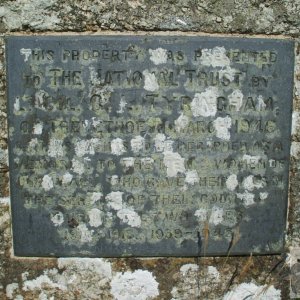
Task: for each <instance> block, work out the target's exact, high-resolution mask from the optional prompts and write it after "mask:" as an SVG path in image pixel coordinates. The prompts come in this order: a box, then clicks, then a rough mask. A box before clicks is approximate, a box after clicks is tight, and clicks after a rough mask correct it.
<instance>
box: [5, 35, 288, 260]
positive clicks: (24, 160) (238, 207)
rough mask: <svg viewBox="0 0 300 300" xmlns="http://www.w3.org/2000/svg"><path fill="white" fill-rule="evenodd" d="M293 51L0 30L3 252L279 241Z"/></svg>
mask: <svg viewBox="0 0 300 300" xmlns="http://www.w3.org/2000/svg"><path fill="white" fill-rule="evenodd" d="M293 50H294V49H293V43H292V42H291V41H287V40H273V39H244V38H216V37H214V38H212V37H194V36H193V37H191V36H189V37H188V36H185V37H182V36H92V37H88V36H84V37H82V36H81V37H79V36H68V37H66V36H63V37H50V36H47V37H45V36H42V37H9V38H8V39H7V54H8V55H7V56H8V58H7V73H8V107H9V113H8V119H9V157H10V158H9V159H10V178H11V199H12V201H11V202H12V218H13V219H12V220H13V236H14V250H15V254H16V255H20V256H102V257H111V256H198V255H226V254H227V253H228V250H229V253H230V254H249V253H256V254H265V253H279V252H280V251H282V248H283V241H284V233H285V223H286V209H287V190H288V161H289V147H290V146H289V144H290V123H291V110H292V82H293V61H294V57H293Z"/></svg>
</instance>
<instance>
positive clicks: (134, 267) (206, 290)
mask: <svg viewBox="0 0 300 300" xmlns="http://www.w3.org/2000/svg"><path fill="white" fill-rule="evenodd" d="M108 30H110V31H137V30H140V31H151V32H158V31H166V30H170V31H178V32H184V31H193V32H202V33H218V34H241V35H243V34H247V35H253V34H260V35H271V34H272V35H282V36H286V37H291V38H294V39H295V41H296V42H297V41H299V37H300V1H299V0H222V1H221V0H211V1H208V0H203V1H197V0H181V1H178V0H161V1H156V0H136V1H135V0H123V1H122V0H109V1H108V0H104V1H100V0H94V1H93V0H83V1H79V0H0V33H1V37H0V299H18V300H20V299H30V300H31V299H40V300H46V299H49V300H50V299H51V300H54V299H97V300H98V299H120V300H122V299H123V300H133V299H136V300H145V299H173V300H175V299H176V300H179V299H180V300H181V299H183V300H184V299H189V300H194V299H226V300H229V299H230V300H234V299H236V300H238V299H243V298H246V297H247V299H290V298H291V297H294V298H295V297H296V295H297V294H298V297H300V184H299V183H300V45H299V44H296V62H295V63H296V65H295V97H294V112H293V136H292V149H291V162H292V164H291V188H290V197H289V201H290V208H289V229H288V235H287V249H286V253H285V254H283V255H282V256H261V257H242V258H238V257H230V258H228V259H226V258H199V259H193V258H184V259H180V258H173V259H171V258H156V259H135V258H130V259H88V258H87V259H77V258H74V259H67V258H60V259H42V258H30V259H20V258H14V257H12V253H11V229H10V213H9V202H10V200H9V189H8V170H9V168H8V162H7V126H6V117H7V113H6V93H5V85H6V82H5V79H6V77H5V61H4V59H5V47H4V37H5V35H8V34H12V33H19V34H20V33H21V34H29V35H33V34H41V33H43V32H45V33H46V32H47V33H49V32H52V33H55V34H60V32H64V33H68V32H69V33H70V32H72V33H73V32H80V33H81V34H95V33H96V32H97V33H105V32H106V31H108ZM283 80H284V78H283Z"/></svg>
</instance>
